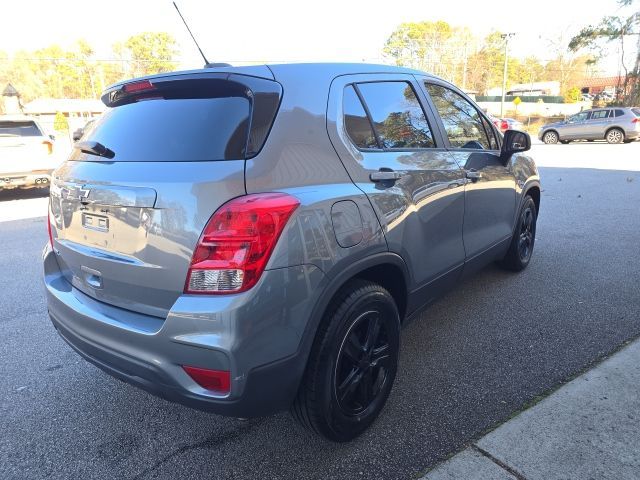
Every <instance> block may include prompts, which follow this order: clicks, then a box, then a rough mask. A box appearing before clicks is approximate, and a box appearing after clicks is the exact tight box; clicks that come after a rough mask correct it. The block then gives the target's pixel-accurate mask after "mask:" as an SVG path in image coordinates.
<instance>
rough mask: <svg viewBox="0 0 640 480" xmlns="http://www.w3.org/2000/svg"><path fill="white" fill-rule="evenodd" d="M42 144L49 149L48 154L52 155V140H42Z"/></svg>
mask: <svg viewBox="0 0 640 480" xmlns="http://www.w3.org/2000/svg"><path fill="white" fill-rule="evenodd" d="M42 145H44V147H45V148H46V149H47V154H48V155H51V154H52V153H53V143H52V142H50V141H49V140H45V141H44V142H42Z"/></svg>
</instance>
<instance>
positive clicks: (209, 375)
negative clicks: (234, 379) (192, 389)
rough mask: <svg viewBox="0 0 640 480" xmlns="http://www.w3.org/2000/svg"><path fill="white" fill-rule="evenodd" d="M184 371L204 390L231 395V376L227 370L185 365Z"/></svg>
mask: <svg viewBox="0 0 640 480" xmlns="http://www.w3.org/2000/svg"><path fill="white" fill-rule="evenodd" d="M182 369H183V370H184V371H185V372H187V374H188V375H189V376H190V377H191V378H192V379H193V380H194V381H195V382H196V383H197V384H198V385H200V386H201V387H202V388H206V389H207V390H211V391H212V392H215V393H229V391H230V390H231V374H230V372H229V371H227V370H209V369H208V368H199V367H190V366H188V365H183V366H182Z"/></svg>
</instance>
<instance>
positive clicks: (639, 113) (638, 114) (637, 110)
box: [631, 108, 640, 117]
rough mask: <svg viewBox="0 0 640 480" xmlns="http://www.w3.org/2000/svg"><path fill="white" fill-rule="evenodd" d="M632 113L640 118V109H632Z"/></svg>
mask: <svg viewBox="0 0 640 480" xmlns="http://www.w3.org/2000/svg"><path fill="white" fill-rule="evenodd" d="M631 111H632V112H633V114H634V115H635V116H636V117H640V108H632V109H631Z"/></svg>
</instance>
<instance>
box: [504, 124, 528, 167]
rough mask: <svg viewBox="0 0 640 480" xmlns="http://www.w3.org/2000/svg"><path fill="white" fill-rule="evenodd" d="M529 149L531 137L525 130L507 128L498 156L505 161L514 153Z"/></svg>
mask: <svg viewBox="0 0 640 480" xmlns="http://www.w3.org/2000/svg"><path fill="white" fill-rule="evenodd" d="M529 149H531V137H530V136H529V134H528V133H527V132H521V131H520V130H507V131H506V132H504V140H503V141H502V151H501V152H500V156H501V157H502V159H503V160H504V161H505V162H506V161H507V160H508V159H509V157H511V155H513V154H514V153H520V152H526V151H527V150H529Z"/></svg>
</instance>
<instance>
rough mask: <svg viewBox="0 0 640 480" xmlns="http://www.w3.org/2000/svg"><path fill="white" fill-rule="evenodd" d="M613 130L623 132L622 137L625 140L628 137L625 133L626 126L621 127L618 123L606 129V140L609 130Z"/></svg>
mask: <svg viewBox="0 0 640 480" xmlns="http://www.w3.org/2000/svg"><path fill="white" fill-rule="evenodd" d="M611 130H620V132H621V133H622V139H623V140H625V139H626V138H627V135H626V133H625V131H624V128H622V127H619V126H618V125H612V126H610V127H609V128H607V129H606V130H605V131H604V138H605V140H606V138H607V135H609V132H610V131H611Z"/></svg>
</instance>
